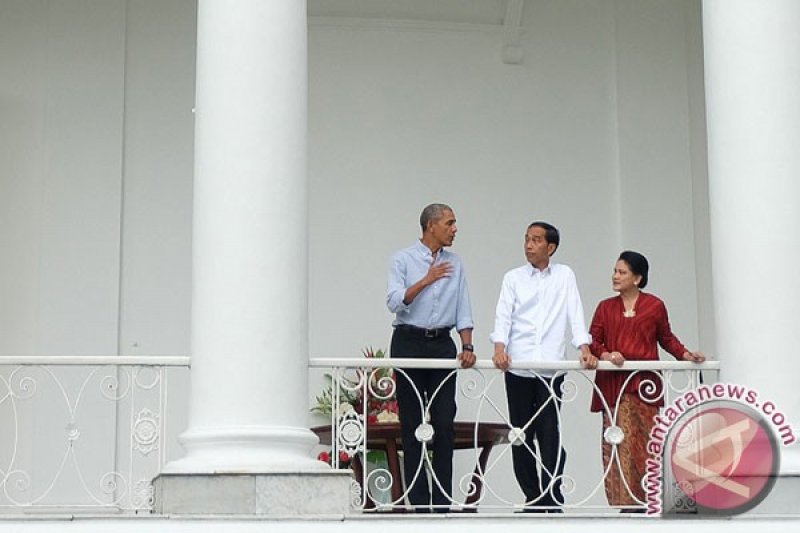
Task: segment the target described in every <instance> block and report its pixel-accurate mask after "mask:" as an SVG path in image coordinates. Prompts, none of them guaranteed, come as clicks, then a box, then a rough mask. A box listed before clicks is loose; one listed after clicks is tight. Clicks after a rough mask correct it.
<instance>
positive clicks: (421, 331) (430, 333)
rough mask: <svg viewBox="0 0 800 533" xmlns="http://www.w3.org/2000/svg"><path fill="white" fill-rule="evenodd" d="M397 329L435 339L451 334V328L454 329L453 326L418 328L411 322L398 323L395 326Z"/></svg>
mask: <svg viewBox="0 0 800 533" xmlns="http://www.w3.org/2000/svg"><path fill="white" fill-rule="evenodd" d="M395 329H399V330H402V331H408V332H411V333H415V334H418V335H422V336H423V337H425V338H427V339H435V338H437V337H443V336H445V335H448V336H449V335H450V330H451V329H453V326H447V327H444V328H433V329H427V328H418V327H417V326H412V325H411V324H398V325H396V326H395Z"/></svg>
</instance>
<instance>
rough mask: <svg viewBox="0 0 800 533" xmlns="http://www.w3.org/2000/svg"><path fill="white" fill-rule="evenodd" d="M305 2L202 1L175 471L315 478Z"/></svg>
mask: <svg viewBox="0 0 800 533" xmlns="http://www.w3.org/2000/svg"><path fill="white" fill-rule="evenodd" d="M306 27H307V26H306V3H305V1H303V0H268V1H264V0H236V1H235V2H230V1H226V0H201V1H200V3H199V6H198V23H197V85H196V108H195V120H196V125H195V181H194V220H193V224H194V226H193V230H194V238H193V262H192V266H193V291H192V354H191V355H192V368H191V387H192V390H191V404H190V417H189V428H188V430H187V431H186V432H185V433H184V434H183V435H182V436H181V441H182V443H183V444H184V446H185V448H186V451H187V455H186V456H185V457H184V458H183V459H181V460H178V461H175V462H172V463H170V464H169V465H167V468H166V471H167V472H171V473H176V472H264V471H275V470H281V469H288V470H318V469H324V468H326V466H325V465H324V464H323V463H321V462H319V461H316V460H315V459H313V458H312V457H311V453H310V452H311V448H312V447H313V446H314V445H315V444H316V442H317V439H316V437H315V436H314V434H313V433H312V432H311V431H310V430H309V429H308V428H307V415H308V398H307V381H308V379H307V372H308V371H307V357H308V355H307V354H308V341H307V330H308V313H307V259H308V254H307V191H306V189H307V185H306V115H307V111H306V109H307V58H306V46H307V45H306Z"/></svg>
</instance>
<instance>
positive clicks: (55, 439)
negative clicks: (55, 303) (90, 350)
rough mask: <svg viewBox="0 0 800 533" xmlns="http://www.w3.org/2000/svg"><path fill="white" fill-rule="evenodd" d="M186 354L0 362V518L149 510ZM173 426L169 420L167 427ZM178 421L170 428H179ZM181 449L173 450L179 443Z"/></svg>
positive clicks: (180, 404) (180, 406) (178, 409)
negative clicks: (172, 391) (172, 386)
mask: <svg viewBox="0 0 800 533" xmlns="http://www.w3.org/2000/svg"><path fill="white" fill-rule="evenodd" d="M188 365H189V358H188V357H155V356H149V357H148V356H142V357H127V356H109V357H96V356H76V357H71V356H28V357H8V356H5V357H1V358H0V428H2V430H1V431H0V512H1V513H20V512H22V513H30V512H59V513H63V512H71V513H74V512H81V511H85V512H94V513H96V512H104V513H105V512H127V513H138V512H150V511H151V509H152V504H153V501H152V495H153V491H152V485H151V481H152V478H153V477H154V476H155V475H156V474H157V473H158V472H159V471H160V469H161V466H162V465H163V464H164V462H165V460H166V454H167V449H168V448H169V447H170V446H172V442H175V439H174V436H175V435H174V432H173V433H172V434H171V433H170V432H169V431H168V425H167V424H168V419H169V418H170V417H172V418H177V419H178V420H179V421H181V419H182V418H184V417H185V410H186V406H185V401H182V400H184V398H179V401H177V402H175V403H176V405H170V403H169V401H168V399H169V397H170V396H169V394H168V392H169V383H170V381H177V382H178V385H179V390H180V389H181V388H183V390H186V387H185V386H183V384H184V383H188V374H189V369H188ZM170 422H172V420H170ZM182 427H183V425H182V424H173V425H172V426H171V428H172V429H173V430H177V429H179V428H182ZM176 444H177V443H176Z"/></svg>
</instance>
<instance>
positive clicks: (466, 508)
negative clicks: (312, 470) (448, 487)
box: [310, 358, 719, 512]
mask: <svg viewBox="0 0 800 533" xmlns="http://www.w3.org/2000/svg"><path fill="white" fill-rule="evenodd" d="M310 367H311V368H312V369H318V370H316V371H317V372H320V371H323V372H325V373H326V374H327V378H328V382H327V383H328V385H327V386H328V388H327V390H325V393H324V394H323V395H322V397H323V398H322V399H323V400H324V401H322V402H321V407H323V409H322V411H325V412H326V413H327V412H328V411H330V412H329V415H330V422H329V424H323V425H320V426H317V427H315V428H314V430H315V431H316V432H317V434H318V435H319V436H320V438H321V443H322V446H323V448H322V450H323V451H322V453H321V455H320V456H321V458H322V459H323V460H328V461H329V462H330V463H331V465H332V466H333V467H334V468H348V467H349V468H351V469H352V470H353V472H354V482H353V490H352V504H353V507H354V508H355V509H357V510H361V511H364V512H380V511H394V512H397V511H401V512H402V511H407V510H412V509H416V510H417V511H419V510H424V509H422V508H421V507H420V506H419V505H416V506H412V505H410V503H409V489H408V487H410V486H411V484H412V483H413V482H414V481H416V480H417V479H418V478H419V477H420V476H422V479H423V482H425V483H428V484H429V486H430V489H431V491H433V490H435V488H436V487H441V486H442V481H443V480H439V479H437V476H436V474H435V473H434V472H433V468H432V459H431V455H432V453H431V446H430V443H431V441H432V440H433V439H434V438H435V435H432V433H433V431H432V428H431V427H430V424H428V423H427V418H428V417H429V415H430V410H431V405H432V404H433V403H434V402H435V401H436V396H437V395H438V394H440V392H441V390H442V388H441V387H439V388H438V389H437V390H436V391H435V392H434V393H433V394H432V397H430V398H428V397H425V396H424V395H423V394H421V393H420V391H419V390H417V389H416V388H415V391H416V396H417V399H418V401H419V409H421V411H422V412H423V414H424V417H425V418H423V421H424V423H423V424H421V425H420V426H419V427H418V428H417V431H416V432H415V436H416V438H417V440H418V441H419V442H421V445H422V447H423V453H422V454H421V459H420V461H419V464H417V465H414V468H413V471H414V479H413V480H409V479H405V477H406V476H404V475H403V468H402V461H403V455H404V454H403V452H402V439H401V427H400V424H399V423H398V422H397V416H396V412H397V406H396V404H394V403H393V401H394V399H395V397H394V395H395V391H396V389H397V382H398V381H397V380H398V376H407V372H408V371H409V370H411V369H428V370H432V369H446V371H447V372H449V373H448V374H447V376H448V377H447V379H457V381H458V386H457V387H456V397H457V403H458V414H457V417H456V423H455V434H456V436H455V448H456V450H461V451H458V452H457V456H456V461H455V463H456V466H455V467H454V474H453V480H452V486H453V488H452V494H448V498H449V501H448V502H447V503H446V504H444V505H441V504H440V505H433V504H430V505H429V506H428V507H429V508H430V509H429V510H437V509H436V508H437V507H438V508H440V510H449V511H463V512H476V511H488V512H511V511H520V512H521V511H533V510H537V511H541V509H532V507H535V506H536V504H537V501H528V502H525V501H524V500H525V498H524V497H523V496H522V493H521V492H520V491H519V489H518V488H517V485H516V483H515V480H514V474H513V469H512V467H511V464H512V459H511V455H512V454H511V447H512V446H519V447H521V448H520V449H524V452H523V453H529V454H531V456H532V457H533V459H534V461H535V462H536V464H537V468H539V469H541V468H542V467H543V465H542V463H541V461H540V460H539V455H538V451H537V449H536V448H531V447H530V446H529V445H528V443H526V440H525V434H526V432H527V431H530V426H531V424H534V423H535V419H536V417H537V416H538V415H539V413H536V414H534V416H533V419H531V420H529V421H528V422H527V423H526V424H525V425H524V426H522V427H516V426H514V425H513V424H512V423H511V421H510V418H509V415H508V410H507V407H506V396H505V390H504V379H503V373H502V372H501V371H499V370H496V369H495V368H494V367H493V365H492V363H491V362H489V361H479V362H478V363H477V364H476V365H475V367H473V368H471V369H459V368H458V364H457V363H456V362H455V361H447V360H421V359H374V358H352V359H351V358H347V359H311V361H310ZM515 368H517V369H520V370H523V369H527V370H531V371H532V372H533V375H534V376H535V378H534V379H540V378H541V376H542V374H543V373H544V374H545V375H551V376H552V377H560V376H563V377H564V381H563V384H562V385H561V390H560V391H559V394H558V395H559V396H561V402H562V405H561V409H560V410H559V411H558V413H559V415H558V416H559V420H560V428H561V434H560V435H559V439H560V440H561V442H562V444H564V445H565V447H566V448H567V455H568V456H569V457H570V459H569V461H567V469H566V471H565V473H563V474H562V475H560V476H556V477H555V478H554V479H553V481H552V483H551V485H550V486H549V487H544V488H543V491H542V492H547V491H548V489H550V490H551V491H552V489H553V484H555V483H558V484H559V488H560V489H562V491H563V500H564V501H559V502H558V503H559V504H558V505H556V506H552V505H551V506H549V507H548V508H547V509H544V510H551V511H552V510H556V512H561V511H564V510H566V511H575V512H578V511H583V512H587V511H589V512H590V511H595V512H603V511H605V512H608V511H612V510H613V511H614V512H617V510H618V509H625V510H629V511H643V510H644V509H645V508H646V506H647V502H646V501H645V500H644V499H643V498H642V497H641V494H639V495H638V496H637V495H636V491H634V490H633V487H631V486H628V484H627V481H624V483H625V487H624V490H623V492H627V496H628V497H629V498H628V499H632V501H631V502H629V503H628V504H625V505H622V504H618V505H615V506H611V505H610V504H609V503H608V501H607V499H606V495H605V488H604V483H605V479H606V477H608V476H609V474H610V473H611V472H612V471H613V469H620V468H621V465H620V454H619V450H620V448H619V445H620V443H621V442H622V440H623V439H624V437H625V431H624V430H623V428H622V427H620V424H619V423H618V415H619V412H618V411H619V404H620V402H619V401H615V402H608V401H605V400H603V401H602V411H603V412H605V414H606V415H607V416H608V417H609V419H610V424H609V425H610V428H609V429H606V431H605V432H604V433H603V435H602V437H600V435H601V433H602V431H601V422H600V417H599V416H597V415H594V416H591V415H588V414H586V413H587V412H588V410H589V402H590V400H591V397H592V394H593V392H594V391H595V390H597V386H596V384H595V383H594V379H593V376H594V371H586V370H582V369H581V368H580V366H579V364H578V363H577V362H559V363H544V364H541V363H540V364H518V365H516V366H515ZM599 369H600V370H612V371H626V372H628V376H627V378H626V381H625V383H626V384H627V383H629V382H630V381H631V380H633V379H635V378H637V377H638V378H639V381H640V382H641V383H639V385H638V387H637V389H638V392H639V395H638V396H639V398H640V399H641V400H642V401H643V402H644V403H645V404H649V405H652V404H658V403H661V402H666V403H667V404H669V403H670V401H671V399H672V398H675V397H677V396H680V395H681V394H683V393H685V392H686V391H688V390H691V389H693V388H695V387H697V386H698V385H699V384H700V383H702V382H703V380H704V378H705V381H714V380H716V374H717V371H718V369H719V363H718V362H706V363H702V364H695V363H688V362H666V361H664V362H662V361H652V362H650V361H648V362H645V361H640V362H634V361H628V362H626V363H625V366H624V368H622V369H619V368H618V367H616V366H614V365H612V364H611V363H607V362H601V363H600V365H599ZM624 390H625V389H624V387H623V389H622V391H624ZM549 391H550V394H551V396H555V394H554V393H555V391H554V390H553V389H552V386H551V388H550V390H549ZM622 391H621V392H620V395H621V394H622ZM322 404H324V405H322ZM577 412H583V413H584V414H583V415H580V416H578V415H577V414H576V413H577ZM589 416H591V418H590V420H591V422H590V423H591V424H592V427H591V428H588V427H585V426H582V427H574V426H573V424H577V423H581V424H583V422H585V421H586V417H589ZM579 420H581V421H582V422H578V421H579ZM566 434H569V435H570V437H569V438H564V435H566ZM593 438H594V441H593V440H592V439H593ZM601 439H602V440H605V442H607V443H608V444H609V445H610V448H611V454H610V460H608V461H607V463H606V465H602V461H601V450H600V444H601V442H600V441H601ZM587 443H588V444H587ZM576 457H578V458H581V459H583V460H582V461H576V460H575V458H576ZM576 463H580V464H594V465H596V468H595V470H598V471H599V472H597V475H594V476H588V474H587V471H588V470H591V469H588V468H586V469H582V470H581V471H579V472H575V471H574V470H571V469H570V465H571V464H573V465H574V464H576ZM623 480H625V478H624V477H623ZM667 491H668V489H667ZM551 494H552V493H551ZM665 496H666V497H669V494H665Z"/></svg>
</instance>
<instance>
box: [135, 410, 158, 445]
mask: <svg viewBox="0 0 800 533" xmlns="http://www.w3.org/2000/svg"><path fill="white" fill-rule="evenodd" d="M160 418H161V417H160V416H159V415H157V414H155V413H153V412H152V411H151V410H150V409H142V410H141V411H139V413H138V414H137V415H136V418H135V420H134V422H133V431H132V432H131V437H132V438H133V449H134V450H138V451H139V452H141V453H142V454H144V455H147V454H149V453H150V452H152V451H153V450H157V449H158V443H159V434H160V432H159V427H160Z"/></svg>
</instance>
